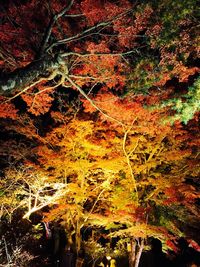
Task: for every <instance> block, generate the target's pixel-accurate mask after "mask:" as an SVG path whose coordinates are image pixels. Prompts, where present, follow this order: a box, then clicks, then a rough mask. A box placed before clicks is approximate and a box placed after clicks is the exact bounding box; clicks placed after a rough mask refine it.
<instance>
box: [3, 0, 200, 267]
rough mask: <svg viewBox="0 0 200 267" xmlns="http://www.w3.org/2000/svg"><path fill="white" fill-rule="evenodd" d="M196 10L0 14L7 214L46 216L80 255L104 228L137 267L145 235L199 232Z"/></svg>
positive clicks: (62, 5)
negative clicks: (90, 235) (85, 236)
mask: <svg viewBox="0 0 200 267" xmlns="http://www.w3.org/2000/svg"><path fill="white" fill-rule="evenodd" d="M195 3H196V1H192V0H191V1H189V2H187V3H186V2H185V1H179V0H177V1H175V2H174V1H169V0H166V1H164V2H163V1H162V2H161V1H156V2H155V1H145V2H144V3H140V2H136V3H135V4H132V3H131V1H126V0H123V1H109V0H108V1H103V2H102V1H93V0H83V1H79V3H76V2H75V1H67V3H66V2H65V1H62V0H54V1H51V3H50V1H48V0H46V1H44V5H43V6H42V8H41V6H40V5H39V4H38V2H37V1H35V0H32V1H23V3H20V2H19V1H13V2H12V3H11V2H8V3H3V4H2V6H3V9H2V19H1V22H2V23H1V25H0V27H1V31H0V32H1V34H0V35H1V40H2V43H1V48H0V49H1V50H0V51H1V58H2V60H1V61H0V64H1V65H0V67H1V70H2V75H1V78H0V94H1V99H0V100H1V104H0V117H1V118H2V119H1V121H0V123H1V126H2V129H1V135H2V144H1V147H0V153H1V155H2V163H1V164H2V166H3V170H2V174H1V176H2V181H1V187H2V189H1V199H2V209H1V210H2V216H5V214H13V212H14V211H16V210H18V209H21V210H22V211H23V212H24V218H31V215H32V214H33V213H34V212H35V213H40V214H43V215H45V216H46V219H47V220H51V221H53V222H55V221H57V222H59V223H61V224H63V225H64V227H65V229H66V230H67V233H68V242H69V243H70V244H71V243H72V242H73V238H74V236H75V240H76V249H77V251H78V250H79V249H80V246H81V242H82V240H81V229H83V228H84V227H85V226H91V227H92V228H93V231H95V232H96V233H97V232H98V229H99V228H100V229H102V231H105V230H109V231H110V235H109V238H112V237H118V238H120V241H121V242H124V243H127V242H129V243H130V244H131V250H130V251H131V256H130V260H131V264H132V266H134V265H135V266H137V265H138V263H139V258H140V255H141V251H142V249H143V247H144V243H145V239H146V238H147V237H149V236H157V237H158V238H159V239H161V240H162V241H163V242H165V243H166V245H167V246H173V248H174V244H175V243H174V242H175V238H176V237H178V236H181V235H183V234H184V232H185V231H186V228H187V227H188V223H187V222H188V220H190V221H192V225H193V226H195V227H196V225H197V221H198V219H199V215H198V214H199V206H198V198H199V193H198V187H199V181H198V178H197V177H198V170H197V168H196V166H197V163H198V160H197V159H198V155H199V154H198V151H197V146H198V144H199V139H198V137H197V135H196V133H197V132H198V125H197V117H198V111H199V105H198V99H199V79H198V78H197V75H198V71H199V69H198V67H197V46H196V43H197V38H196V36H197V35H196V34H195V33H196V24H197V23H196V10H195ZM169 10H170V12H169ZM177 10H179V11H180V12H177ZM46 14H47V15H46ZM169 25H170V27H169ZM169 28H170V31H169ZM30 29H31V31H30ZM15 36H19V38H18V39H17V40H16V38H15ZM152 107H153V108H152ZM169 121H170V122H173V125H170V124H168V122H169ZM181 122H184V123H185V125H181ZM194 166H195V168H194ZM177 210H178V211H179V214H177V212H176V211H177ZM187 234H188V233H187ZM189 235H190V233H189ZM97 236H98V235H97ZM169 238H170V239H172V241H173V242H171V243H170V242H169V240H168V239H169ZM95 241H97V240H93V241H92V242H95ZM137 244H139V247H138V248H137Z"/></svg>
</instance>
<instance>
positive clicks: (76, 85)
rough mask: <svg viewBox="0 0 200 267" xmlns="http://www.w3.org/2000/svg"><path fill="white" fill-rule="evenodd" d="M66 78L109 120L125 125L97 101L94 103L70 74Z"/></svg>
mask: <svg viewBox="0 0 200 267" xmlns="http://www.w3.org/2000/svg"><path fill="white" fill-rule="evenodd" d="M66 79H67V80H68V81H69V82H70V83H71V85H72V86H73V87H75V88H76V89H77V90H78V91H79V92H80V93H81V94H82V95H83V96H84V97H85V98H86V99H87V100H88V101H89V102H90V104H91V105H92V106H93V107H94V108H95V109H96V110H98V111H99V112H100V113H101V114H103V115H104V116H105V117H106V118H108V119H109V120H112V121H115V122H117V124H120V125H122V126H124V123H123V122H121V121H119V120H117V119H115V118H113V117H111V116H109V115H108V114H107V113H105V112H104V111H103V110H102V109H101V108H99V107H98V106H97V105H96V104H95V103H94V101H93V100H92V99H91V98H89V97H88V95H87V94H86V93H85V92H84V91H83V90H82V89H81V87H80V86H79V85H78V84H76V83H75V82H74V81H73V80H72V79H70V77H69V76H66Z"/></svg>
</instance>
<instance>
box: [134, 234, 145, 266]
mask: <svg viewBox="0 0 200 267" xmlns="http://www.w3.org/2000/svg"><path fill="white" fill-rule="evenodd" d="M143 248H144V239H143V238H142V239H141V242H140V244H139V250H138V252H137V255H136V259H135V266H134V267H138V266H139V263H140V258H141V255H142V251H143Z"/></svg>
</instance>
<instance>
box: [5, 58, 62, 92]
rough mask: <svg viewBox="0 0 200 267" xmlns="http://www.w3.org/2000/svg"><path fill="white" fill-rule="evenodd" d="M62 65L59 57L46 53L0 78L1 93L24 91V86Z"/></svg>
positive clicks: (35, 81)
mask: <svg viewBox="0 0 200 267" xmlns="http://www.w3.org/2000/svg"><path fill="white" fill-rule="evenodd" d="M59 66H60V64H59V59H58V58H53V57H52V56H49V55H46V56H45V57H43V58H42V59H39V60H36V61H33V62H31V63H30V64H28V65H27V66H25V67H24V68H21V69H17V70H16V71H14V72H12V73H10V74H8V75H5V77H4V78H3V79H2V80H0V95H9V94H13V93H14V92H16V91H23V90H24V88H26V87H27V86H30V85H32V84H34V83H37V81H38V80H39V79H40V78H41V77H42V76H43V77H45V75H47V73H48V72H53V71H54V70H56V69H58V68H59Z"/></svg>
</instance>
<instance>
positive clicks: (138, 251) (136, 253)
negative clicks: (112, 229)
mask: <svg viewBox="0 0 200 267" xmlns="http://www.w3.org/2000/svg"><path fill="white" fill-rule="evenodd" d="M137 243H138V245H137ZM143 248H144V239H143V238H141V240H138V242H136V240H134V239H133V240H131V251H130V254H129V267H138V266H139V263H140V258H141V255H142V251H143Z"/></svg>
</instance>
